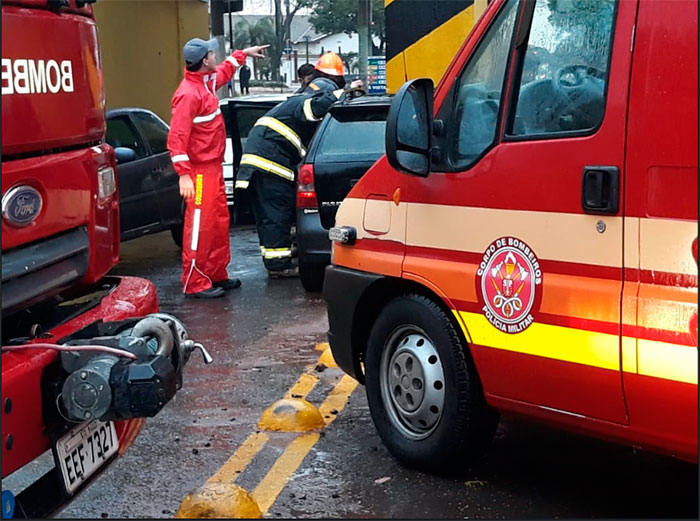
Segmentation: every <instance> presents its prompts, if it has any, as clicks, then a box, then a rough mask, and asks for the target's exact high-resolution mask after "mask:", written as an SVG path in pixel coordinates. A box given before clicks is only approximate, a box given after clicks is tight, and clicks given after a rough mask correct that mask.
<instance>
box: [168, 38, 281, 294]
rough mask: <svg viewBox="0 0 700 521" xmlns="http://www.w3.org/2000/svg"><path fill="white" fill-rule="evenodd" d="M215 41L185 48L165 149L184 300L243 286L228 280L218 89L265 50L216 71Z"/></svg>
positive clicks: (232, 59)
mask: <svg viewBox="0 0 700 521" xmlns="http://www.w3.org/2000/svg"><path fill="white" fill-rule="evenodd" d="M217 47H218V44H217V42H216V40H214V39H212V40H209V41H205V40H202V39H200V38H194V39H192V40H190V41H189V42H187V43H186V44H185V47H184V48H183V55H184V58H185V64H186V66H185V77H184V79H183V80H182V82H181V83H180V86H179V87H178V88H177V90H176V91H175V94H174V95H173V100H172V119H171V122H170V132H169V134H168V150H169V151H170V158H171V159H172V162H173V166H174V167H175V171H176V172H177V173H178V174H179V176H180V195H182V197H184V198H185V200H186V203H187V204H186V210H185V226H184V233H183V238H182V286H183V292H184V293H185V296H186V297H196V298H216V297H221V296H222V295H223V294H224V290H227V289H234V288H237V287H239V286H240V285H241V281H240V280H238V279H230V278H229V277H228V272H227V271H226V267H227V266H228V263H229V260H230V255H231V254H230V249H229V234H228V228H229V213H228V206H227V205H226V193H225V191H224V180H223V171H222V166H221V164H222V162H223V159H224V149H225V146H226V127H225V125H224V118H223V116H222V115H221V110H220V109H219V98H218V97H217V95H216V91H217V89H219V88H221V87H223V86H224V85H226V84H227V83H228V81H229V80H230V79H231V78H232V77H233V74H234V72H236V66H237V65H243V64H244V63H245V60H246V57H247V56H251V57H253V58H263V57H264V56H265V55H264V53H263V50H264V49H265V48H267V47H268V45H260V46H255V47H249V48H247V49H244V50H242V51H240V50H238V51H235V52H234V53H233V54H232V55H231V56H229V57H228V58H226V60H224V62H223V63H221V64H220V65H218V66H217V64H216V56H215V55H214V51H215V50H216V49H217Z"/></svg>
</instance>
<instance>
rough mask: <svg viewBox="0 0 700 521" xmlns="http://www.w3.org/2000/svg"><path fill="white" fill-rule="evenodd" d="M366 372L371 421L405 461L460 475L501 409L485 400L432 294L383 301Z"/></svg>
mask: <svg viewBox="0 0 700 521" xmlns="http://www.w3.org/2000/svg"><path fill="white" fill-rule="evenodd" d="M365 371H366V379H365V383H366V391H367V400H368V402H369V407H370V412H371V415H372V420H373V421H374V425H375V427H376V428H377V431H378V432H379V435H380V436H381V438H382V440H383V442H384V444H385V445H386V446H387V448H388V449H389V451H390V452H391V453H392V454H393V455H394V456H395V457H396V458H397V459H399V460H400V461H401V462H402V463H404V464H406V465H408V466H411V467H415V468H418V469H420V470H424V471H428V472H436V473H441V474H444V473H459V472H460V471H463V470H464V469H465V467H466V466H467V465H468V464H469V463H470V462H471V461H473V460H474V459H475V458H476V457H478V456H479V455H481V454H482V453H483V452H484V450H485V448H486V446H487V445H488V443H489V442H490V441H491V439H492V438H493V435H494V433H495V431H496V426H497V424H498V415H497V414H496V413H495V411H493V410H492V409H490V408H489V407H488V406H487V405H486V401H485V399H484V395H483V390H482V387H481V383H480V381H479V377H478V375H477V372H476V368H475V366H474V362H473V361H472V359H471V356H470V354H469V352H468V349H467V346H466V345H465V344H464V342H463V341H462V339H461V336H460V335H459V333H458V331H457V329H456V328H455V326H454V324H453V323H452V322H451V321H450V319H449V317H448V316H447V315H446V314H445V313H444V312H443V311H442V309H441V308H440V307H439V306H438V305H436V304H435V303H434V302H433V301H432V300H430V299H428V298H426V297H423V296H419V295H413V294H409V295H403V296H400V297H397V298H395V299H394V300H392V301H391V302H389V304H388V305H387V306H386V307H384V309H383V310H382V312H381V313H380V315H379V317H378V318H377V321H376V322H375V323H374V326H373V327H372V330H371V332H370V336H369V341H368V344H367V355H366V357H365Z"/></svg>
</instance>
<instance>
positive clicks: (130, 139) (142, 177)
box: [106, 113, 160, 239]
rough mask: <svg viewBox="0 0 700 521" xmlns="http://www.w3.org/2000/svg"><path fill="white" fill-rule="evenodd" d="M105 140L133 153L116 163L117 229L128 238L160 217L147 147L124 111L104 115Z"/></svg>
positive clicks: (124, 237) (137, 233) (123, 237)
mask: <svg viewBox="0 0 700 521" xmlns="http://www.w3.org/2000/svg"><path fill="white" fill-rule="evenodd" d="M106 141H107V143H109V144H110V145H111V146H112V147H114V148H117V147H126V148H130V149H132V150H133V151H134V152H135V154H136V157H135V159H134V160H133V161H129V162H128V163H120V164H118V165H117V177H118V186H119V222H120V229H121V235H122V239H128V238H131V237H133V236H137V235H139V234H140V233H139V232H138V230H139V229H143V228H144V227H148V226H152V225H154V224H155V223H157V222H158V221H159V220H160V216H159V214H158V207H157V206H156V204H155V192H154V190H153V178H152V177H151V175H150V168H152V167H151V162H150V151H149V149H148V148H147V147H146V145H145V144H144V143H143V140H142V139H141V137H140V136H139V134H138V132H137V130H136V127H134V125H133V123H132V122H131V120H130V118H129V116H128V114H127V113H118V115H114V116H110V117H109V118H108V119H107V135H106Z"/></svg>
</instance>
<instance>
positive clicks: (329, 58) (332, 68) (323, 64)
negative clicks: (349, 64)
mask: <svg viewBox="0 0 700 521" xmlns="http://www.w3.org/2000/svg"><path fill="white" fill-rule="evenodd" d="M314 68H315V69H316V70H317V71H320V72H324V73H326V74H330V75H331V76H342V75H343V60H341V59H340V56H338V55H337V54H336V53H334V52H333V51H328V52H327V53H325V54H322V55H321V57H320V58H319V59H318V61H317V62H316V67H314Z"/></svg>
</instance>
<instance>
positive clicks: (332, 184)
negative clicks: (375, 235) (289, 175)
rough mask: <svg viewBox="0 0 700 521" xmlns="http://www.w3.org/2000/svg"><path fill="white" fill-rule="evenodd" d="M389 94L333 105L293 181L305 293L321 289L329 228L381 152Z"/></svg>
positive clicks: (300, 268) (327, 261)
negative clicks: (342, 203) (355, 185)
mask: <svg viewBox="0 0 700 521" xmlns="http://www.w3.org/2000/svg"><path fill="white" fill-rule="evenodd" d="M391 99H392V98H391V97H390V96H388V95H366V96H362V97H359V98H354V99H352V100H349V101H344V102H341V103H337V104H336V105H334V106H333V108H331V110H330V112H329V113H328V114H327V115H326V117H325V118H324V119H323V121H322V122H321V123H320V125H319V128H318V129H317V130H316V134H315V135H314V138H313V139H312V140H311V144H310V146H309V152H308V154H307V156H306V158H305V160H304V163H303V164H302V165H301V168H300V169H299V176H298V183H297V225H296V226H297V243H298V256H299V275H300V276H301V283H302V285H303V286H304V288H305V289H306V290H308V291H319V290H320V289H321V288H322V286H323V275H324V270H325V268H326V266H327V265H328V264H329V263H330V260H331V244H330V240H329V239H328V230H329V229H330V228H332V227H333V226H334V225H335V214H336V212H337V211H338V207H339V206H340V203H341V202H342V201H343V199H344V198H345V196H346V195H347V194H348V192H349V191H350V188H352V186H353V185H354V184H355V183H356V182H357V181H358V180H359V179H360V177H362V175H363V174H364V173H365V172H366V171H367V170H368V169H369V167H370V166H372V165H373V164H374V163H375V162H376V161H377V159H379V158H380V157H381V156H382V155H383V154H384V129H385V127H386V116H387V113H388V112H389V106H390V105H391Z"/></svg>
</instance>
